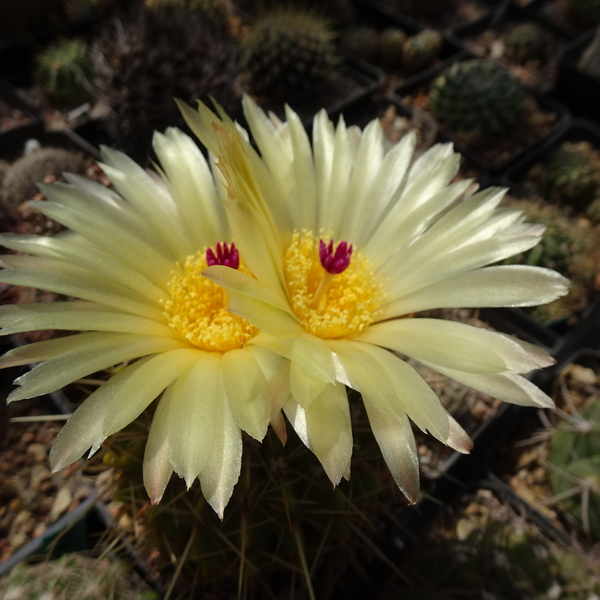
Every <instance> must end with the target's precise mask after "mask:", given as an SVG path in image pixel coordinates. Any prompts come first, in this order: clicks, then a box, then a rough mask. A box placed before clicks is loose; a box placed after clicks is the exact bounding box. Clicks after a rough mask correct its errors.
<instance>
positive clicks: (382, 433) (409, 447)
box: [364, 398, 419, 504]
mask: <svg viewBox="0 0 600 600" xmlns="http://www.w3.org/2000/svg"><path fill="white" fill-rule="evenodd" d="M364 404H365V408H366V409H367V415H368V417H369V423H370V424H371V429H372V430H373V435H374V436H375V439H376V440H377V443H378V444H379V447H380V448H381V453H382V454H383V458H384V459H385V462H386V464H387V466H388V468H389V470H390V472H391V474H392V477H393V478H394V481H395V482H396V485H397V486H398V487H399V488H400V490H401V492H402V493H403V494H404V495H405V496H406V497H407V498H408V500H409V502H410V503H411V504H414V503H415V502H416V501H417V499H418V497H419V458H418V455H417V446H416V444H415V436H414V435H413V432H412V428H411V426H410V423H409V421H408V418H407V416H406V414H403V415H400V416H399V417H398V416H392V415H388V414H386V413H384V412H382V411H381V410H379V409H378V408H377V407H376V406H375V405H374V404H372V403H371V402H369V400H367V399H366V398H364Z"/></svg>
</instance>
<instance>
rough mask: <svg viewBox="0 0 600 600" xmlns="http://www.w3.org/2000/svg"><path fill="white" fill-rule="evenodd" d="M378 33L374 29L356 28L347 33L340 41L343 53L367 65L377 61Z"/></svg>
mask: <svg viewBox="0 0 600 600" xmlns="http://www.w3.org/2000/svg"><path fill="white" fill-rule="evenodd" d="M379 45H380V39H379V32H378V31H377V30H376V29H375V28H374V27H366V26H363V27H356V28H355V29H350V30H349V31H347V32H346V33H345V34H344V35H343V36H342V39H341V47H342V50H343V51H344V52H346V53H347V54H350V55H352V56H355V57H357V58H360V59H361V60H365V61H367V62H369V63H377V62H378V61H379Z"/></svg>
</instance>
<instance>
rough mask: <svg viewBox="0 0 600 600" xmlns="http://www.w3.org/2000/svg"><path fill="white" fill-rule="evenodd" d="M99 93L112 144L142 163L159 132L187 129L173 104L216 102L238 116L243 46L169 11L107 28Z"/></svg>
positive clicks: (198, 19) (193, 17)
mask: <svg viewBox="0 0 600 600" xmlns="http://www.w3.org/2000/svg"><path fill="white" fill-rule="evenodd" d="M95 60H96V65H97V67H96V68H97V72H98V78H97V92H98V97H99V100H100V103H101V104H102V105H104V106H106V107H107V113H106V115H105V116H104V122H105V125H106V129H107V131H108V133H109V135H110V137H111V138H112V144H113V145H116V146H118V147H119V148H120V149H121V150H125V151H126V152H127V153H128V154H130V155H133V156H134V157H135V158H137V159H138V160H145V157H146V156H147V155H148V153H149V151H150V148H151V140H152V135H153V132H154V130H155V129H158V130H161V131H162V130H164V129H165V128H166V127H167V126H172V125H175V126H181V127H183V126H184V123H183V119H182V118H181V116H180V113H179V110H178V109H177V106H176V104H175V102H174V100H173V99H174V98H180V99H181V100H183V101H184V102H187V103H188V104H193V103H195V102H196V100H203V101H205V102H210V97H213V98H215V99H216V101H217V102H219V104H220V105H221V106H223V107H224V108H225V110H226V111H227V112H228V113H230V114H231V113H233V114H236V113H237V112H239V102H240V97H241V89H240V84H239V79H238V78H239V66H238V48H237V44H236V43H235V41H234V40H233V38H232V37H231V36H230V35H229V34H228V32H227V31H225V30H223V29H221V28H217V27H214V26H213V25H211V24H210V23H209V22H207V21H206V20H205V19H203V18H202V16H201V15H198V14H196V13H190V12H189V11H188V10H187V9H182V8H178V7H171V8H170V9H168V10H164V11H147V12H146V14H144V15H142V16H141V17H140V18H138V19H137V20H135V21H133V22H129V23H126V24H123V23H122V22H121V21H115V22H112V23H109V24H108V25H107V26H106V28H105V30H104V31H103V33H102V34H101V35H100V39H99V41H98V45H97V48H96V50H95Z"/></svg>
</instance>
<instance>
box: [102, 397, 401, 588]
mask: <svg viewBox="0 0 600 600" xmlns="http://www.w3.org/2000/svg"><path fill="white" fill-rule="evenodd" d="M354 408H355V410H353V413H352V416H353V421H354V425H355V427H354V431H355V432H356V434H355V436H354V443H355V444H356V445H357V447H358V448H360V452H355V455H354V456H353V458H352V465H351V477H350V481H349V482H346V481H344V482H342V484H341V485H339V486H338V487H336V488H333V486H332V485H331V482H330V481H329V480H328V478H327V476H326V475H325V474H324V472H323V470H322V469H320V467H319V463H318V461H317V460H316V458H315V456H314V455H313V454H312V452H311V451H310V450H308V449H307V448H306V446H304V444H302V442H301V441H300V440H299V439H298V437H297V436H296V435H295V434H294V433H291V435H290V436H289V437H288V439H287V443H286V445H285V447H282V445H281V442H280V441H279V440H278V439H277V438H276V437H275V435H274V432H273V431H270V432H269V433H268V434H267V436H266V438H265V440H264V441H263V442H262V444H258V443H257V442H255V441H254V440H251V439H249V438H246V439H245V440H244V463H243V466H242V474H241V477H240V480H239V482H238V484H237V485H236V487H235V489H234V491H233V496H232V498H231V500H230V502H229V504H228V506H227V509H226V510H225V514H224V519H223V521H220V520H219V518H218V517H217V516H216V515H215V514H214V511H213V510H212V509H211V508H210V506H209V505H208V504H207V502H206V500H205V499H204V497H203V496H202V492H201V489H200V485H199V483H198V482H196V483H195V484H194V485H193V486H192V487H191V488H190V490H189V491H187V492H186V489H185V484H184V483H183V482H182V481H181V480H180V479H175V480H173V481H171V482H170V483H169V485H168V486H167V488H166V491H165V497H164V498H163V499H162V501H161V503H160V504H158V505H156V506H148V499H147V496H146V494H145V491H144V489H143V485H142V460H143V453H144V443H145V440H146V437H147V433H146V427H148V426H149V420H150V417H149V414H146V413H148V411H146V413H145V414H143V415H141V416H140V418H139V419H138V420H137V422H136V423H134V424H132V425H130V426H129V428H128V429H127V431H123V432H121V433H120V434H117V436H115V437H114V438H112V441H111V442H110V444H107V446H106V447H105V452H106V453H105V455H104V457H103V458H102V460H103V462H104V463H105V464H109V465H111V466H113V467H114V468H115V483H116V490H115V495H114V499H115V500H116V501H118V502H120V503H122V512H123V514H124V515H127V517H128V518H129V522H131V519H137V520H138V521H137V525H138V526H139V528H140V530H142V531H143V532H144V537H145V539H146V542H145V544H146V546H151V547H153V548H157V549H158V551H159V552H160V553H161V554H163V553H164V554H165V556H166V554H167V552H168V553H169V555H170V556H176V557H177V558H178V560H183V561H184V562H185V564H184V565H183V569H182V573H184V574H186V575H187V577H188V578H189V579H188V583H191V581H192V580H193V581H194V583H195V586H196V587H195V590H194V592H195V594H194V595H193V597H206V598H209V597H210V598H237V597H244V598H271V597H272V598H274V597H278V598H291V597H298V598H301V597H302V598H304V597H307V598H308V597H309V596H308V595H306V596H305V595H304V594H305V592H306V590H307V588H308V589H310V588H311V587H312V586H314V591H315V594H314V595H312V594H310V596H311V597H317V598H321V597H331V596H330V595H329V593H323V594H320V593H319V591H322V590H323V586H324V585H325V586H326V585H330V583H331V579H330V577H331V573H332V572H335V573H336V576H335V579H336V581H342V582H343V581H344V578H345V577H351V576H352V575H353V568H354V567H353V565H354V564H355V557H356V556H360V557H361V561H365V562H367V561H368V560H369V559H370V558H372V557H373V555H374V552H375V553H376V552H378V551H379V550H378V547H379V544H381V543H383V536H382V535H381V531H380V529H379V525H380V524H381V523H382V522H386V519H387V518H388V517H389V510H390V508H391V507H392V505H395V510H398V503H399V502H401V501H400V492H399V491H398V490H397V489H395V488H394V483H393V480H392V478H391V477H389V478H387V479H386V478H382V477H381V473H380V470H384V469H385V467H384V466H383V461H382V459H381V458H380V457H378V455H377V446H376V443H375V440H374V438H373V436H372V434H371V432H370V431H369V428H368V426H367V422H366V415H365V414H364V411H362V410H360V409H359V408H358V407H357V406H355V407H354ZM145 420H147V421H148V424H145V422H144V421H145ZM374 465H376V466H374ZM142 507H145V508H144V510H143V511H140V509H141V508H142ZM146 509H147V510H146ZM138 513H139V515H138ZM124 520H127V519H124ZM136 529H137V527H136ZM148 538H149V539H150V541H148ZM186 547H188V551H187V554H185V549H186ZM182 556H185V558H183V559H181V558H180V557H182ZM159 562H160V560H159ZM167 562H169V561H168V560H167ZM303 564H308V565H310V573H309V572H308V571H307V570H304V569H303V567H302V565H303ZM302 573H303V574H302ZM184 578H185V576H184V577H182V581H181V582H178V583H181V584H182V585H183V579H184ZM294 579H295V580H296V583H295V584H294ZM238 586H239V587H238ZM299 588H301V589H302V593H298V592H299V591H300V590H299ZM240 590H241V593H239V592H240ZM177 592H178V594H177V597H188V595H187V594H185V588H178V589H177ZM189 596H190V597H192V595H191V594H189Z"/></svg>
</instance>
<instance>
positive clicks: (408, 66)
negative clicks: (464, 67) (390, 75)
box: [402, 29, 443, 75]
mask: <svg viewBox="0 0 600 600" xmlns="http://www.w3.org/2000/svg"><path fill="white" fill-rule="evenodd" d="M442 43H443V38H442V36H441V35H440V33H438V32H437V31H434V30H433V29H425V30H424V31H421V32H420V33H418V34H417V35H414V36H412V37H410V38H408V39H407V40H406V42H404V50H403V55H402V69H403V71H404V73H405V74H407V75H412V74H413V73H416V72H417V71H420V70H421V69H423V68H424V67H427V66H429V65H431V63H432V62H433V60H434V59H435V58H436V56H437V55H438V54H439V52H440V50H441V48H442Z"/></svg>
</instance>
